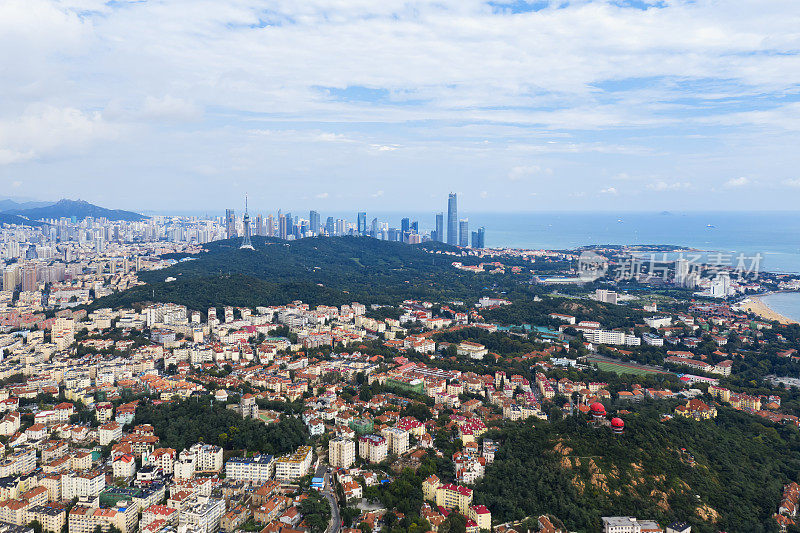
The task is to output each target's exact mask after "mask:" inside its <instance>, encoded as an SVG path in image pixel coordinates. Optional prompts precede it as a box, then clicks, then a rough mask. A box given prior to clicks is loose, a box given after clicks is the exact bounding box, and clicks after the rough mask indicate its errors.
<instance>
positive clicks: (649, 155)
mask: <svg viewBox="0 0 800 533" xmlns="http://www.w3.org/2000/svg"><path fill="white" fill-rule="evenodd" d="M798 28H800V9H799V8H798V2H797V0H768V1H765V0H661V1H655V0H615V1H614V0H607V1H600V0H598V1H590V0H579V1H552V2H551V1H547V0H530V1H528V0H495V1H483V0H415V1H401V0H302V1H300V0H273V1H258V0H168V1H155V0H139V1H125V0H113V1H110V2H103V1H98V0H60V1H56V0H3V1H2V2H0V49H2V50H3V53H2V54H0V72H1V73H2V75H1V76H0V183H2V185H3V193H2V194H3V195H6V196H14V197H27V198H36V199H44V200H55V199H58V198H60V197H71V198H77V197H80V198H83V199H85V200H89V201H93V202H95V203H99V204H102V205H106V206H109V207H120V208H129V209H137V210H155V211H159V210H161V211H163V210H178V209H181V210H195V209H196V210H215V211H219V210H222V209H224V208H225V207H237V208H239V207H240V204H241V198H242V196H243V195H244V193H245V192H248V193H249V195H250V198H251V204H254V205H255V207H256V208H257V209H263V210H267V209H277V208H279V207H283V208H284V209H298V210H299V209H308V208H317V209H319V210H322V211H325V210H328V211H330V210H350V209H371V210H382V211H387V210H406V209H413V210H416V211H419V210H428V209H436V210H440V209H443V208H444V207H445V202H446V196H447V193H448V192H449V191H457V192H458V193H459V194H460V201H461V206H462V209H466V210H472V211H523V210H545V209H548V210H550V209H558V210H571V209H577V210H599V209H602V210H662V209H672V210H675V209H686V210H704V209H708V210H712V209H713V210H719V209H759V210H761V209H796V208H797V203H798V202H797V201H798V199H799V198H800V142H799V141H800V96H799V95H798V88H800V32H799V31H798Z"/></svg>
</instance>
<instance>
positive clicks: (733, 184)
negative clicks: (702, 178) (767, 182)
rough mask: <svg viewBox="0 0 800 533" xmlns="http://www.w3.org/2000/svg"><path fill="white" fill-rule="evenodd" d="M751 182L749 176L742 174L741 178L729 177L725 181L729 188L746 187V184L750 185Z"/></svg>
mask: <svg viewBox="0 0 800 533" xmlns="http://www.w3.org/2000/svg"><path fill="white" fill-rule="evenodd" d="M749 184H750V180H749V179H748V178H746V177H744V176H741V177H739V178H731V179H729V180H728V181H726V182H725V185H724V187H726V188H728V189H732V188H738V187H744V186H745V185H749Z"/></svg>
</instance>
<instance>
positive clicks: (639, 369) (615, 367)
mask: <svg viewBox="0 0 800 533" xmlns="http://www.w3.org/2000/svg"><path fill="white" fill-rule="evenodd" d="M589 361H590V362H592V363H595V364H596V365H597V368H598V369H600V370H602V371H603V372H615V373H617V374H636V375H637V376H644V375H647V374H672V372H667V371H665V370H654V369H651V368H647V367H644V366H641V365H637V364H636V363H622V362H620V363H612V362H609V361H604V360H598V359H591V358H590V359H589Z"/></svg>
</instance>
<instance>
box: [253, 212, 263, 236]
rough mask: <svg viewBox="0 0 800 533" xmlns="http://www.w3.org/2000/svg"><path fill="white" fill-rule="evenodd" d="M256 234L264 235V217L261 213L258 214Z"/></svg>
mask: <svg viewBox="0 0 800 533" xmlns="http://www.w3.org/2000/svg"><path fill="white" fill-rule="evenodd" d="M255 235H264V219H263V218H262V217H261V214H260V213H259V214H258V215H256V230H255Z"/></svg>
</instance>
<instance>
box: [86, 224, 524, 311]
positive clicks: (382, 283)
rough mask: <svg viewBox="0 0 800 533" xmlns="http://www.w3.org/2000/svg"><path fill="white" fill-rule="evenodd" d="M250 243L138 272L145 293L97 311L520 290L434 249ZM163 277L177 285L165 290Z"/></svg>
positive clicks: (355, 240)
mask: <svg viewBox="0 0 800 533" xmlns="http://www.w3.org/2000/svg"><path fill="white" fill-rule="evenodd" d="M252 241H253V245H254V247H255V250H240V249H239V239H228V240H223V241H216V242H212V243H209V244H207V245H205V248H206V249H207V252H205V253H201V254H199V255H197V256H193V260H192V261H183V262H180V263H178V264H177V265H175V266H173V267H170V268H167V269H163V270H158V271H151V272H142V273H141V275H140V278H141V279H142V280H143V281H145V282H147V285H145V286H141V287H136V288H134V289H131V290H129V291H126V292H124V293H120V294H116V295H113V296H110V297H106V298H103V299H101V300H98V302H97V303H96V305H100V306H118V305H131V304H133V303H136V302H143V301H149V300H152V299H153V295H154V294H155V299H156V300H159V301H172V302H176V303H181V304H184V305H187V306H189V307H190V308H192V309H205V308H207V307H209V306H211V305H240V306H251V307H252V306H256V305H278V304H285V303H287V302H291V301H293V300H303V301H304V302H306V303H309V304H311V305H318V304H325V305H341V304H345V303H350V302H353V301H358V302H362V303H380V304H396V303H398V302H399V301H402V300H404V299H407V298H414V299H431V300H437V301H442V300H446V299H450V298H464V299H472V298H477V297H479V296H480V295H482V294H487V293H491V292H492V291H491V290H490V288H491V287H492V286H494V285H495V284H497V285H498V286H508V287H513V286H515V285H518V283H512V282H511V277H510V276H512V275H510V274H508V275H489V274H470V273H465V272H461V271H458V270H456V269H455V268H453V266H452V264H451V263H452V262H453V261H454V260H455V258H453V257H450V256H442V255H437V254H431V253H429V252H428V250H429V249H447V246H446V245H442V244H439V243H428V244H425V245H415V246H411V245H406V244H402V243H398V242H388V241H380V240H377V239H370V238H364V237H319V238H307V239H300V240H296V241H282V240H278V239H273V238H267V237H253V239H252ZM167 277H174V278H176V281H173V282H170V283H166V282H165V279H166V278H167ZM515 279H516V280H518V279H519V277H517V278H515ZM484 287H486V289H484Z"/></svg>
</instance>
